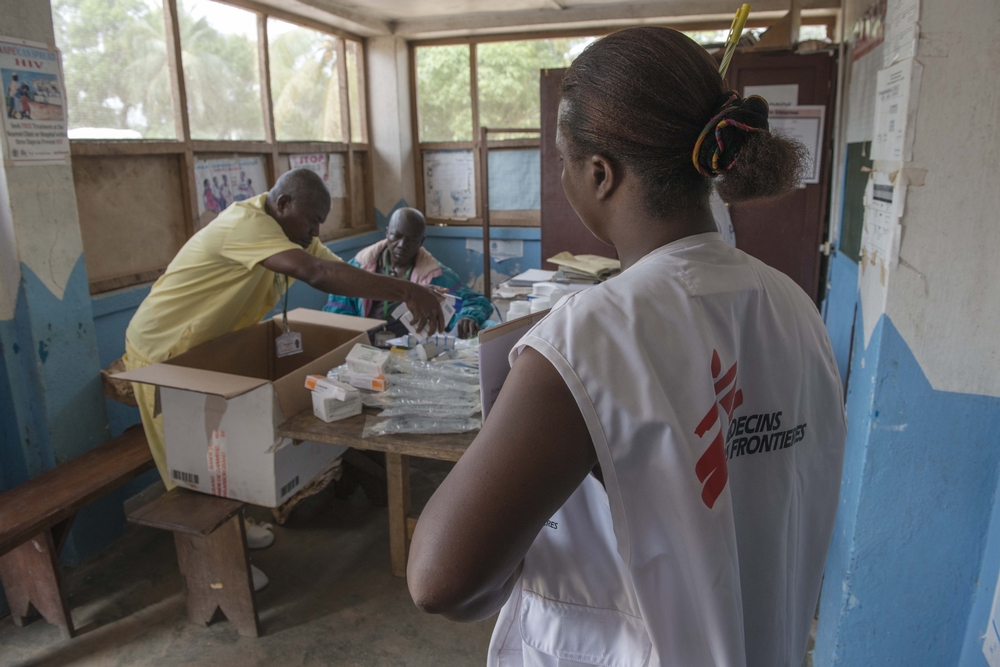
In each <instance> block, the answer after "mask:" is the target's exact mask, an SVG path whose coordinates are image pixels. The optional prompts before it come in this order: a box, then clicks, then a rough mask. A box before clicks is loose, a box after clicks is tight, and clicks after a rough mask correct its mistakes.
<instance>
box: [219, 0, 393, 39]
mask: <svg viewBox="0 0 1000 667" xmlns="http://www.w3.org/2000/svg"><path fill="white" fill-rule="evenodd" d="M226 1H227V0H222V2H226ZM231 1H232V2H233V3H234V4H246V3H247V2H248V1H249V2H252V3H254V4H256V5H258V6H260V7H261V10H262V11H267V9H266V8H268V7H270V8H274V9H276V10H278V11H279V12H284V13H286V14H292V15H297V16H301V17H303V18H307V19H312V20H314V21H317V22H319V23H323V24H325V25H329V26H331V27H334V28H340V29H341V30H345V31H347V32H351V33H354V34H356V35H359V36H361V37H372V36H375V35H389V34H391V33H392V26H391V25H390V24H389V23H388V22H387V21H383V20H382V19H380V18H378V17H377V16H373V15H372V14H369V13H367V12H363V11H359V10H357V9H355V8H353V7H348V6H346V5H342V4H340V3H339V2H334V1H333V0H231ZM273 13H274V14H277V12H273Z"/></svg>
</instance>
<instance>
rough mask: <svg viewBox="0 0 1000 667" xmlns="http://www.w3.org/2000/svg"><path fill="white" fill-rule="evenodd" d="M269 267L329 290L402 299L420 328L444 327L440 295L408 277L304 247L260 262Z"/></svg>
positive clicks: (280, 253) (418, 328) (374, 298)
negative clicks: (325, 257)
mask: <svg viewBox="0 0 1000 667" xmlns="http://www.w3.org/2000/svg"><path fill="white" fill-rule="evenodd" d="M261 266H263V267H264V268H265V269H268V270H269V271H274V272H275V273H280V274H282V275H285V276H288V277H289V278H294V279H295V280H301V281H302V282H304V283H306V284H307V285H309V286H310V287H314V288H316V289H318V290H320V291H321V292H326V293H328V294H342V295H344V296H350V297H360V298H364V299H372V300H376V301H402V302H404V303H405V304H406V307H407V308H409V309H410V312H411V313H412V314H413V319H414V321H415V322H416V327H417V331H421V330H422V329H423V328H424V326H425V325H426V326H428V327H429V329H430V333H436V332H438V331H444V326H445V322H444V314H443V313H442V312H441V302H440V296H439V295H438V294H437V293H436V292H434V291H433V290H430V289H427V288H426V287H423V286H421V285H417V284H416V283H411V282H409V281H406V280H399V279H397V278H390V277H388V276H380V275H378V274H375V273H369V272H367V271H365V270H363V269H359V268H356V267H353V266H351V265H350V264H346V263H344V262H331V261H327V260H323V259H319V258H318V257H314V256H312V255H310V254H309V253H307V252H306V251H305V250H286V251H284V252H279V253H278V254H276V255H271V256H270V257H268V258H267V259H265V260H264V261H262V262H261Z"/></svg>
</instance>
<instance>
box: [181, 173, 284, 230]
mask: <svg viewBox="0 0 1000 667" xmlns="http://www.w3.org/2000/svg"><path fill="white" fill-rule="evenodd" d="M194 176H195V181H196V182H197V186H198V214H199V222H200V226H201V227H204V226H205V225H207V224H208V223H209V222H211V221H212V220H214V219H215V216H216V215H218V214H219V213H222V211H224V210H225V209H226V207H227V206H229V205H230V204H232V203H233V202H238V201H243V200H244V199H250V198H251V197H254V196H256V195H259V194H260V193H262V192H266V191H267V176H266V174H265V172H264V159H263V158H261V157H256V156H251V157H232V158H212V159H208V160H199V159H197V158H195V161H194Z"/></svg>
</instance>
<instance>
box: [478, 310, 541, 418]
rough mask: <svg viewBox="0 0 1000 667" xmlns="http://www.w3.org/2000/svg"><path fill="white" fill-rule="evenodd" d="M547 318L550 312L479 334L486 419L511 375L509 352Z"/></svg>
mask: <svg viewBox="0 0 1000 667" xmlns="http://www.w3.org/2000/svg"><path fill="white" fill-rule="evenodd" d="M548 314H549V311H548V310H543V311H541V312H539V313H532V314H531V315H526V316H524V317H520V318H518V319H516V320H511V321H510V322H507V323H505V324H501V325H499V326H495V327H490V328H489V329H486V330H484V331H481V332H480V333H479V391H480V393H481V394H482V397H483V419H486V418H487V417H488V416H489V414H490V410H491V409H492V408H493V404H494V403H495V402H496V400H497V397H498V396H499V395H500V389H501V387H503V383H504V382H506V380H507V375H508V374H509V373H510V363H509V362H508V360H507V359H508V357H509V356H510V351H511V350H513V349H514V346H515V345H517V342H518V341H519V340H521V337H522V336H524V334H526V333H528V330H529V329H530V328H531V327H533V326H535V325H536V324H538V323H539V322H541V321H542V318H543V317H545V316H546V315H548Z"/></svg>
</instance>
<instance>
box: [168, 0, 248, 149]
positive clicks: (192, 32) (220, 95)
mask: <svg viewBox="0 0 1000 667" xmlns="http://www.w3.org/2000/svg"><path fill="white" fill-rule="evenodd" d="M177 10H178V13H179V14H180V16H179V19H180V26H181V50H182V58H181V61H182V63H183V65H184V83H185V88H186V90H187V106H188V115H189V117H190V121H191V137H192V138H194V139H258V140H259V139H263V138H264V112H263V109H262V106H261V101H260V76H259V75H258V72H259V71H260V70H259V69H258V65H259V61H258V55H257V15H256V14H254V13H252V12H248V11H244V10H242V9H236V8H235V7H230V6H228V5H222V4H219V3H216V2H211V1H210V0H182V1H179V2H178V3H177Z"/></svg>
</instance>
